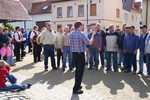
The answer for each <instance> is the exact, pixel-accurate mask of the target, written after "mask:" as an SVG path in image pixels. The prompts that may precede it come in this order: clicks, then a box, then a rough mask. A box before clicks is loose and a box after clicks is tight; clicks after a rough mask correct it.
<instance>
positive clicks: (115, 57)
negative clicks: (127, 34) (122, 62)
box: [113, 52, 118, 71]
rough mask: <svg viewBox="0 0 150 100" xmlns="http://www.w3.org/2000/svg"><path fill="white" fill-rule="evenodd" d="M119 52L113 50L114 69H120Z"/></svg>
mask: <svg viewBox="0 0 150 100" xmlns="http://www.w3.org/2000/svg"><path fill="white" fill-rule="evenodd" d="M117 61H118V60H117V52H113V69H114V71H118V62H117Z"/></svg>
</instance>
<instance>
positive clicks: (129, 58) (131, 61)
mask: <svg viewBox="0 0 150 100" xmlns="http://www.w3.org/2000/svg"><path fill="white" fill-rule="evenodd" d="M124 62H125V69H126V70H127V71H131V66H132V65H133V71H134V72H136V71H137V63H136V54H133V53H125V54H124Z"/></svg>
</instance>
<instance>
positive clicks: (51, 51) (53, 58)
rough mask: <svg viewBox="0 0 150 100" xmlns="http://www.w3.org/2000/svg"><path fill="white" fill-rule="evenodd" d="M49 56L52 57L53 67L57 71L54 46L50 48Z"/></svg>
mask: <svg viewBox="0 0 150 100" xmlns="http://www.w3.org/2000/svg"><path fill="white" fill-rule="evenodd" d="M49 54H50V57H51V66H52V68H53V69H54V70H55V69H57V68H56V63H55V52H54V46H50V50H49Z"/></svg>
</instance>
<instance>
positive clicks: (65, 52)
mask: <svg viewBox="0 0 150 100" xmlns="http://www.w3.org/2000/svg"><path fill="white" fill-rule="evenodd" d="M67 57H68V58H69V68H73V61H72V52H71V50H70V47H69V46H66V47H64V48H63V66H62V68H63V69H65V68H66V60H67V59H66V58H67Z"/></svg>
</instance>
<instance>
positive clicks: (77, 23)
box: [74, 21, 82, 29]
mask: <svg viewBox="0 0 150 100" xmlns="http://www.w3.org/2000/svg"><path fill="white" fill-rule="evenodd" d="M80 26H82V22H81V21H78V22H76V23H75V24H74V28H75V29H77V28H79V27H80Z"/></svg>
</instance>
